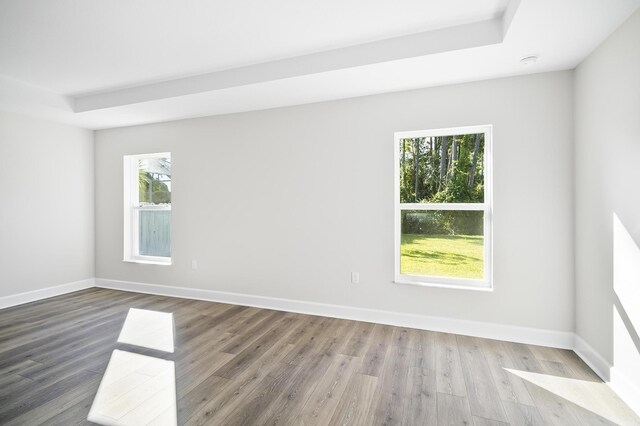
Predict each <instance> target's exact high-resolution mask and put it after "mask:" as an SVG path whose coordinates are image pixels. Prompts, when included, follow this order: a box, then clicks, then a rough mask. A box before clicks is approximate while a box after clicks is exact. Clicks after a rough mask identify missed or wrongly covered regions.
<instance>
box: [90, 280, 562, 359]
mask: <svg viewBox="0 0 640 426" xmlns="http://www.w3.org/2000/svg"><path fill="white" fill-rule="evenodd" d="M96 287H103V288H110V289H114V290H125V291H134V292H138V293H148V294H157V295H162V296H172V297H181V298H187V299H197V300H206V301H210V302H221V303H230V304H234V305H243V306H254V307H258V308H267V309H274V310H278V311H287V312H296V313H301V314H309V315H319V316H325V317H332V318H342V319H349V320H356V321H365V322H372V323H380V324H388V325H395V326H400V327H411V328H418V329H424V330H432V331H440V332H446V333H455V334H463V335H467V336H476V337H484V338H488V339H498V340H506V341H510V342H518V343H528V344H534V345H542V346H551V347H556V348H563V349H573V343H574V338H573V336H574V335H573V333H571V332H561V331H552V330H542V329H536V328H527V327H516V326H510V325H502V324H495V323H485V322H476V321H466V320H459V319H452V318H443V317H434V316H427V315H416V314H407V313H400V312H390V311H382V310H375V309H367V308H358V307H352V306H343V305H331V304H326V303H316V302H305V301H301V300H292V299H282V298H275V297H266V296H254V295H248V294H240V293H228V292H222V291H214V290H203V289H195V288H187V287H174V286H165V285H156V284H146V283H137V282H130V281H117V280H109V279H104V278H96Z"/></svg>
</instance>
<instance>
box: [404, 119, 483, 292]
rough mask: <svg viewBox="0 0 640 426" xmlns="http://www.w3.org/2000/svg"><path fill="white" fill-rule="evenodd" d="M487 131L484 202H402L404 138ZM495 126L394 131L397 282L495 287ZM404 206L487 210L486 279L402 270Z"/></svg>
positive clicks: (411, 207) (419, 208) (472, 288)
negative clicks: (402, 144)
mask: <svg viewBox="0 0 640 426" xmlns="http://www.w3.org/2000/svg"><path fill="white" fill-rule="evenodd" d="M474 133H484V202H483V203H401V202H400V140H402V139H407V138H422V137H435V136H455V135H465V134H474ZM492 145H493V126H492V125H490V124H487V125H478V126H465V127H452V128H446V129H431V130H416V131H405V132H395V133H394V144H393V146H394V155H393V158H394V166H393V170H394V191H393V192H394V247H395V249H394V263H395V265H394V282H395V283H396V284H411V285H419V286H426V287H442V288H454V289H471V290H481V291H493V249H492V247H493V155H492ZM403 210H421V211H434V210H453V211H455V210H458V211H461V210H466V211H469V210H473V211H482V212H484V217H483V230H484V238H483V240H484V241H483V246H484V247H483V248H484V251H483V252H484V273H483V278H482V279H472V278H454V277H442V276H434V275H413V274H402V273H401V272H400V259H401V238H402V229H401V226H402V224H401V219H402V211H403Z"/></svg>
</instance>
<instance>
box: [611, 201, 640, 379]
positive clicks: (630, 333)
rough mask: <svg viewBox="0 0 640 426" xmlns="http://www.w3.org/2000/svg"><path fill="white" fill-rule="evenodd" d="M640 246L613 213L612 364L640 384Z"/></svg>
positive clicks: (625, 376) (626, 376)
mask: <svg viewBox="0 0 640 426" xmlns="http://www.w3.org/2000/svg"><path fill="white" fill-rule="evenodd" d="M638 330H640V248H639V247H638V244H637V243H636V241H635V240H634V238H633V236H632V235H631V234H630V233H629V231H628V230H627V228H626V227H625V226H624V224H623V223H622V221H621V220H620V218H619V217H618V215H617V214H616V213H613V367H614V368H615V369H616V370H617V371H618V372H619V373H620V375H621V376H622V377H624V378H625V379H626V380H627V381H628V382H629V384H631V385H634V386H635V387H640V337H639V336H638Z"/></svg>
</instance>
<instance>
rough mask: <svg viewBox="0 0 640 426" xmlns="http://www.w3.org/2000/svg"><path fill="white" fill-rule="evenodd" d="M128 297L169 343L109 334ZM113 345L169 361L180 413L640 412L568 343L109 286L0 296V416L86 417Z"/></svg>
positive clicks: (497, 419)
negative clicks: (167, 349) (159, 347)
mask: <svg viewBox="0 0 640 426" xmlns="http://www.w3.org/2000/svg"><path fill="white" fill-rule="evenodd" d="M130 308H138V309H149V310H155V311H162V312H172V313H173V315H174V322H175V324H174V333H175V339H174V343H175V351H174V352H173V353H161V352H158V351H155V350H153V349H145V348H141V347H136V346H133V345H124V344H119V343H117V338H118V335H119V333H120V330H121V328H122V325H123V323H124V321H125V318H126V316H127V312H128V310H129V309H130ZM116 349H119V350H126V351H129V352H134V353H137V354H141V355H147V356H151V357H155V358H162V359H165V360H169V361H173V362H174V365H175V389H176V412H177V422H178V424H192V425H199V424H213V425H252V424H259V425H266V424H269V425H275V424H277V425H392V424H394V425H450V424H451V425H454V424H460V425H465V424H466V425H477V426H480V425H505V424H510V425H546V424H557V425H573V424H575V425H592V424H625V425H626V424H635V425H640V419H639V418H638V417H637V416H636V415H634V414H633V412H632V411H631V410H630V409H629V408H628V407H627V406H626V405H625V404H624V403H623V402H622V401H621V400H620V399H619V398H618V397H617V396H616V395H615V394H613V393H612V392H611V390H610V389H609V388H608V387H607V386H606V385H604V384H603V383H602V382H601V381H600V379H599V378H598V377H597V376H596V375H595V373H593V371H591V369H589V367H587V366H586V365H585V364H584V363H583V362H582V360H580V359H579V358H578V357H577V356H576V355H575V354H574V353H573V352H571V351H566V350H560V349H553V348H545V347H539V346H531V345H524V344H518V343H509V342H501V341H496V340H487V339H480V338H472V337H465V336H457V335H454V334H447V333H436V332H433V331H425V330H416V329H411V328H403V327H392V326H388V325H381V324H369V323H363V322H358V321H348V320H340V319H335V318H324V317H318V316H310V315H301V314H294V313H286V312H278V311H272V310H266V309H259V308H253V307H243V306H233V305H226V304H220V303H210V302H204V301H197V300H189V299H177V298H171V297H164V296H154V295H146V294H138V293H131V292H122V291H115V290H107V289H87V290H82V291H78V292H75V293H70V294H67V295H63V296H58V297H53V298H50V299H46V300H41V301H37V302H34V303H29V304H26V305H22V306H17V307H12V308H8V309H4V310H0V424H3V425H4V424H8V425H40V424H43V425H76V424H87V423H88V422H87V415H88V413H89V410H90V408H91V405H92V403H93V400H94V398H95V395H96V392H97V389H98V387H99V385H100V382H101V380H102V378H103V375H104V374H105V370H106V367H107V364H108V363H109V360H110V358H111V356H112V353H113V351H114V350H116ZM156 411H157V412H156ZM156 411H153V412H151V413H148V415H149V416H151V417H150V418H151V419H153V420H152V421H160V420H162V419H163V416H164V415H165V413H166V412H171V410H169V409H168V407H165V406H162V407H158V409H157V410H156Z"/></svg>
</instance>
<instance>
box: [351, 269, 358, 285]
mask: <svg viewBox="0 0 640 426" xmlns="http://www.w3.org/2000/svg"><path fill="white" fill-rule="evenodd" d="M359 282H360V272H352V273H351V284H358V283H359Z"/></svg>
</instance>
